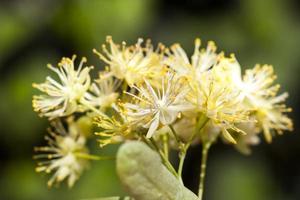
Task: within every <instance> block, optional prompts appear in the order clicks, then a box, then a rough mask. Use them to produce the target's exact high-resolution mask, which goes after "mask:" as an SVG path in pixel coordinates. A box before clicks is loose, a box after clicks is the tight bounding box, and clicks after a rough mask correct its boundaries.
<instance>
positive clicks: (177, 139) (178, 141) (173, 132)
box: [169, 124, 181, 145]
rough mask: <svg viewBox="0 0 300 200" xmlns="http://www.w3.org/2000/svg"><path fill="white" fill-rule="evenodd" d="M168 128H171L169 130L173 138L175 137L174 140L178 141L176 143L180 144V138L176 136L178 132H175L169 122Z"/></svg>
mask: <svg viewBox="0 0 300 200" xmlns="http://www.w3.org/2000/svg"><path fill="white" fill-rule="evenodd" d="M169 128H170V129H171V132H172V134H173V135H174V138H175V140H176V142H177V143H178V145H180V144H181V140H180V138H179V137H178V134H177V133H176V130H175V129H174V127H173V126H172V125H171V124H170V125H169Z"/></svg>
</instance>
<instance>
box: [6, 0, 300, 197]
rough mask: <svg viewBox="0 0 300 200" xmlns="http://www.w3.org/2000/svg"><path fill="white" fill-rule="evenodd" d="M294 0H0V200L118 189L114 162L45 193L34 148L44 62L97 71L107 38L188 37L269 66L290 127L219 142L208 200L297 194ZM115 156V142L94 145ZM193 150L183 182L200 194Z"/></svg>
mask: <svg viewBox="0 0 300 200" xmlns="http://www.w3.org/2000/svg"><path fill="white" fill-rule="evenodd" d="M299 19H300V2H299V1H297V0H251V1H250V0H249V1H246V0H244V1H242V0H241V1H239V0H181V1H175V0H173V1H172V0H35V1H34V0H7V1H0V118H1V119H0V122H1V126H0V133H1V139H0V155H1V158H0V163H1V164H0V199H1V200H2V199H3V200H6V199H9V200H15V199H24V200H27V199H28V200H29V199H30V200H35V199H39V200H40V199H43V200H48V199H49V200H50V199H67V200H68V199H72V200H73V199H89V198H91V199H92V198H97V197H103V196H112V195H124V194H125V192H124V191H123V190H122V188H121V186H120V184H119V182H118V178H117V176H116V174H115V171H114V162H113V161H104V162H99V163H98V162H97V163H93V164H92V167H91V169H90V170H89V171H87V172H86V173H84V174H83V176H82V178H81V179H80V180H79V182H77V184H76V185H75V187H74V188H73V189H71V190H69V189H68V188H67V187H66V186H65V185H62V186H61V187H60V188H52V189H48V188H47V186H46V181H47V179H48V178H49V177H48V176H43V175H41V174H36V173H35V172H34V166H35V163H34V161H33V160H32V153H33V146H37V145H42V144H45V143H44V141H43V136H44V134H45V133H46V131H45V130H46V127H47V124H48V123H47V121H46V120H44V119H41V118H39V117H38V116H37V114H36V113H34V112H33V111H32V107H31V97H32V95H33V94H34V92H35V91H34V90H33V89H32V87H31V83H32V82H41V81H43V80H44V78H45V76H46V75H47V74H48V72H49V71H48V70H47V68H46V64H47V63H52V64H56V63H57V62H58V61H59V59H60V57H62V56H71V55H72V54H77V55H78V56H79V57H81V56H86V57H88V61H89V62H88V63H89V64H93V65H95V66H96V67H98V69H100V67H101V65H102V63H100V62H99V60H98V59H97V57H96V56H95V55H93V53H92V49H93V48H99V47H100V45H101V44H102V43H103V42H104V41H105V36H106V35H112V36H113V38H114V40H116V41H119V42H120V41H122V40H125V41H127V42H128V43H132V42H135V41H136V39H137V38H138V37H144V38H152V40H153V41H154V42H155V43H156V42H159V41H160V42H163V43H164V44H166V45H170V44H172V43H174V42H180V43H181V44H182V45H183V46H184V47H185V48H186V49H188V51H189V52H192V49H193V41H194V38H195V37H200V38H201V39H202V40H203V41H204V42H207V41H208V40H214V41H215V42H216V43H217V45H218V47H219V49H220V50H225V51H226V52H228V53H235V54H236V57H237V58H238V60H239V61H240V63H241V64H242V65H243V67H245V68H246V67H247V68H248V67H252V66H254V64H255V63H262V64H264V63H267V64H273V65H274V67H275V70H276V72H277V74H278V82H279V83H281V85H282V90H287V91H289V93H290V98H289V99H288V105H290V106H292V107H293V108H294V112H293V113H292V114H291V116H292V117H293V119H294V122H295V131H294V132H293V133H286V134H285V135H284V136H282V137H277V138H276V139H275V140H274V142H273V143H272V144H271V145H266V144H265V142H262V143H261V145H260V146H257V147H255V148H254V149H253V153H252V155H251V156H244V155H241V154H239V153H238V152H236V151H235V150H234V149H233V148H232V147H230V146H228V145H223V144H222V143H218V144H217V145H215V148H213V150H212V151H211V155H210V158H209V168H208V179H207V190H206V191H207V193H206V194H205V199H207V200H269V199H270V200H271V199H272V200H282V199H283V200H297V199H300V136H299V134H298V128H297V124H298V121H299V117H300V115H299V106H298V105H299V98H298V97H299V95H300V90H299V89H300V87H299V84H300V79H299V73H300V51H299V46H300V37H299V36H300V26H299V25H300V24H299V23H300V21H299ZM91 145H92V146H93V148H95V149H97V150H96V151H97V152H98V153H99V154H113V152H115V151H116V150H115V148H114V147H112V148H108V149H106V150H100V149H98V148H97V147H96V144H91ZM200 151H201V149H200V147H194V148H192V150H191V151H190V152H189V155H188V157H187V161H186V162H187V165H186V167H185V169H184V181H185V183H186V185H187V186H188V187H189V188H191V189H192V190H197V189H196V187H197V181H198V172H197V170H198V168H199V161H200Z"/></svg>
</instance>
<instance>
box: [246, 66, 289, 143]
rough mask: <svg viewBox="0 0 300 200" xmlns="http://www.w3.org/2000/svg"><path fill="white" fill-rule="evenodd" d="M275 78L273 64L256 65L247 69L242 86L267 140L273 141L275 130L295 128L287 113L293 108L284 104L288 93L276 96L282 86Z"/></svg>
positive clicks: (248, 103)
mask: <svg viewBox="0 0 300 200" xmlns="http://www.w3.org/2000/svg"><path fill="white" fill-rule="evenodd" d="M275 79H276V75H274V69H273V67H272V66H270V65H263V66H260V65H256V66H255V67H254V68H253V69H249V70H246V73H245V75H244V77H243V82H242V84H241V87H240V89H241V91H242V93H243V94H244V95H245V98H246V99H245V100H246V102H245V104H246V105H247V106H249V107H250V108H251V109H253V110H255V111H256V112H255V117H256V120H257V121H258V125H259V126H260V127H261V128H262V130H263V132H264V136H265V138H266V140H267V142H271V141H272V135H273V134H272V132H273V131H276V132H277V133H279V134H281V133H282V132H283V131H284V130H292V128H293V123H292V120H291V119H290V118H289V117H288V116H286V115H285V113H286V112H290V111H291V109H290V108H287V107H286V106H285V105H284V104H283V102H284V101H285V99H286V98H287V97H288V94H287V93H283V94H281V95H279V96H276V95H277V92H278V90H279V87H280V86H279V85H278V84H275V85H274V84H273V83H274V80H275Z"/></svg>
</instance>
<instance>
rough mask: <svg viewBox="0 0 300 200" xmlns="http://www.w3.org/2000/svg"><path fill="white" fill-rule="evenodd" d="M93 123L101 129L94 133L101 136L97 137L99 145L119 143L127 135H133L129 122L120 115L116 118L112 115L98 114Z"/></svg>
mask: <svg viewBox="0 0 300 200" xmlns="http://www.w3.org/2000/svg"><path fill="white" fill-rule="evenodd" d="M95 124H96V125H97V126H98V127H99V128H101V129H102V130H101V131H98V132H96V133H95V134H96V135H97V136H100V137H101V138H100V139H98V142H99V144H100V147H104V146H106V145H108V144H115V143H120V142H122V141H124V139H125V138H126V137H127V136H128V135H133V133H134V130H133V129H132V128H131V124H130V123H129V122H128V121H127V120H126V119H125V118H124V117H122V116H121V117H120V118H119V119H118V120H117V119H116V118H115V117H114V116H113V117H103V116H100V117H97V118H96V119H95Z"/></svg>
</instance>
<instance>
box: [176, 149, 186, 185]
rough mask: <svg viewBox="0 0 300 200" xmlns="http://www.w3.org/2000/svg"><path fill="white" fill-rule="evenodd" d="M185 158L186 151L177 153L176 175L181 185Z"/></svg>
mask: <svg viewBox="0 0 300 200" xmlns="http://www.w3.org/2000/svg"><path fill="white" fill-rule="evenodd" d="M185 156H186V151H181V152H179V166H178V171H177V174H178V178H179V180H180V182H181V183H182V184H183V180H182V170H183V163H184V160H185Z"/></svg>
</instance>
